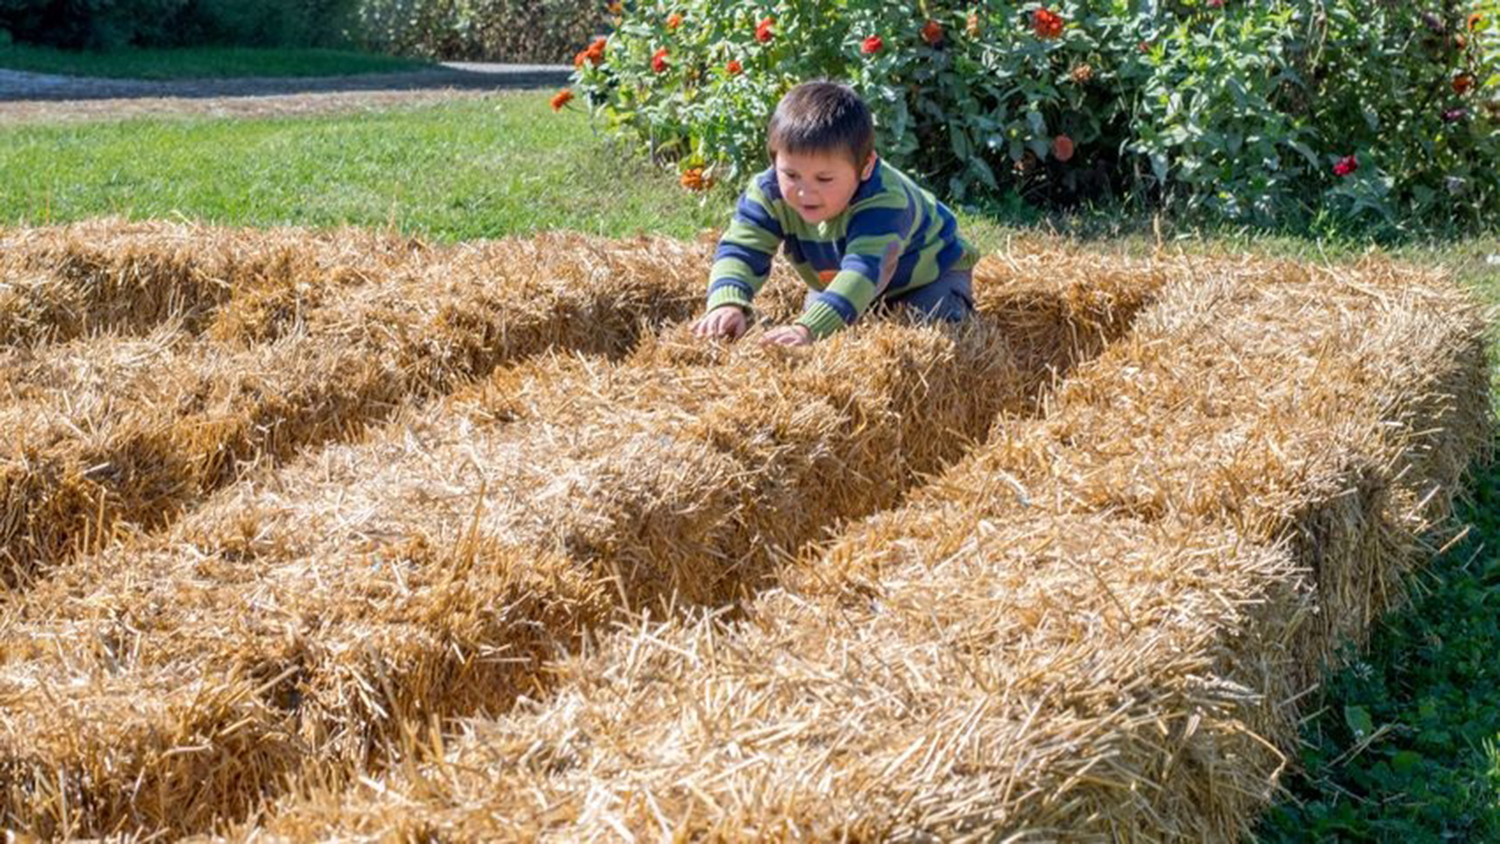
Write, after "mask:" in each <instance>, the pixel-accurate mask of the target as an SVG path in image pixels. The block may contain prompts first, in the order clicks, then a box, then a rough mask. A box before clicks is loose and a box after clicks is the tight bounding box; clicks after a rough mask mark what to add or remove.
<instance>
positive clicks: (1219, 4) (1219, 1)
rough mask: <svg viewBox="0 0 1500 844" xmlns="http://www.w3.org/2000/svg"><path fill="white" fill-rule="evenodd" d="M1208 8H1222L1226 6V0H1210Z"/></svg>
mask: <svg viewBox="0 0 1500 844" xmlns="http://www.w3.org/2000/svg"><path fill="white" fill-rule="evenodd" d="M1208 8H1210V9H1222V8H1224V0H1208Z"/></svg>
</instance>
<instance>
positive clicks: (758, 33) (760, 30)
mask: <svg viewBox="0 0 1500 844" xmlns="http://www.w3.org/2000/svg"><path fill="white" fill-rule="evenodd" d="M775 25H776V19H775V18H766V19H764V20H762V21H761V22H760V23H758V24H756V25H755V40H756V41H759V42H760V43H762V44H766V43H769V42H770V40H771V39H772V38H774V37H775V36H776V33H775V32H773V31H771V27H773V26H775Z"/></svg>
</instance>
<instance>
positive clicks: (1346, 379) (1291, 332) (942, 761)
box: [245, 261, 1491, 840]
mask: <svg viewBox="0 0 1500 844" xmlns="http://www.w3.org/2000/svg"><path fill="white" fill-rule="evenodd" d="M1199 275H1200V278H1199V279H1198V280H1197V281H1195V282H1192V283H1184V284H1182V285H1178V286H1174V288H1172V289H1171V290H1170V291H1169V292H1168V293H1167V294H1165V295H1164V296H1163V298H1162V301H1160V302H1159V303H1158V304H1156V305H1155V306H1153V307H1152V308H1151V309H1149V310H1148V312H1147V313H1146V314H1145V315H1144V316H1143V317H1142V318H1141V319H1140V320H1138V321H1137V324H1136V326H1135V328H1134V331H1133V333H1132V334H1131V336H1130V337H1128V338H1127V339H1125V340H1123V341H1120V342H1118V343H1115V344H1113V345H1111V346H1110V347H1109V348H1108V349H1106V350H1105V352H1104V353H1103V354H1102V355H1101V356H1100V357H1099V358H1097V359H1096V360H1094V361H1092V362H1089V363H1086V364H1084V365H1082V366H1080V368H1079V369H1078V371H1077V372H1075V374H1074V375H1073V376H1072V377H1070V378H1069V380H1068V381H1067V382H1065V384H1064V385H1063V386H1062V387H1061V389H1060V390H1058V392H1057V393H1056V394H1055V395H1054V396H1053V397H1052V398H1051V399H1050V403H1049V407H1048V412H1047V414H1046V415H1045V416H1044V417H1042V418H1039V419H1036V420H1019V421H1015V422H1013V423H1010V424H1006V425H1002V426H998V427H997V428H996V429H995V431H994V432H993V436H992V438H991V440H990V442H989V443H987V444H986V446H985V447H983V448H982V449H980V450H978V451H977V452H976V453H975V455H974V456H973V457H972V458H971V459H969V460H966V461H964V462H963V463H961V464H960V465H958V466H956V467H955V468H954V469H953V470H951V471H949V472H948V473H946V474H945V475H944V476H943V477H942V478H941V479H939V480H938V481H937V482H935V483H933V484H932V485H930V486H928V487H926V488H925V489H924V490H923V491H921V492H919V493H918V494H917V495H915V496H913V498H912V500H911V501H909V502H908V503H907V504H906V505H905V506H903V507H901V508H899V509H897V510H895V511H891V512H887V513H883V514H880V515H877V516H875V517H873V518H871V519H868V520H866V521H864V522H861V523H860V524H858V525H856V526H855V527H854V528H853V529H851V530H850V531H849V532H848V533H847V534H846V535H845V537H844V538H843V539H841V540H840V541H839V543H837V544H836V545H835V546H834V547H832V548H831V549H830V550H829V551H828V552H827V553H826V554H824V555H822V556H821V557H820V558H819V559H818V560H817V561H816V562H815V563H813V564H812V565H810V566H809V567H808V569H807V570H806V571H804V572H802V573H801V575H800V576H794V577H789V578H786V579H785V580H784V583H785V588H782V589H777V590H772V591H769V592H767V593H765V594H763V595H762V596H761V597H760V598H758V599H757V600H756V601H754V602H753V603H752V604H751V605H750V606H749V607H748V608H747V609H745V611H744V613H743V618H741V619H739V620H727V619H720V618H709V619H706V620H699V621H696V622H683V621H677V620H668V621H666V622H663V623H653V622H649V621H646V622H642V623H640V624H638V625H636V626H634V627H630V628H626V629H624V630H622V631H620V633H619V634H618V635H617V636H615V637H613V638H611V639H609V640H607V641H605V642H604V643H603V644H601V646H600V647H599V648H598V649H597V650H595V651H593V652H592V653H585V654H582V655H579V656H577V657H575V658H572V659H570V660H568V661H567V662H565V663H564V664H562V665H560V666H559V667H558V669H557V672H558V674H559V675H560V679H559V681H558V686H557V690H556V693H555V694H554V695H553V696H552V697H551V698H550V699H548V700H546V701H543V702H539V703H536V704H534V705H530V706H527V707H523V708H519V709H517V710H516V711H514V712H512V713H511V714H509V715H507V716H504V717H502V718H500V719H498V720H493V721H486V722H477V723H475V724H474V725H473V726H472V727H471V728H470V729H469V730H468V731H467V733H466V734H465V735H464V736H462V737H461V738H459V739H455V740H450V741H449V742H447V746H446V750H444V751H443V752H442V753H441V755H440V756H438V758H435V759H433V760H432V761H430V762H429V763H428V764H426V765H423V766H416V765H407V766H403V767H401V768H398V769H392V770H390V771H388V772H387V773H386V774H385V775H384V776H383V777H382V778H380V779H378V780H376V779H369V780H366V784H364V785H360V786H358V787H356V788H354V789H352V790H349V791H347V792H344V793H335V792H329V791H318V792H315V793H313V794H310V795H308V796H306V797H304V798H303V799H301V800H297V801H293V802H292V803H291V804H289V805H287V806H285V807H283V809H282V811H281V812H280V813H279V815H278V816H276V817H274V818H273V819H272V820H271V821H270V822H269V823H268V824H266V825H264V826H263V827H261V828H260V829H258V830H246V831H245V832H246V833H248V834H251V835H260V836H264V837H267V838H292V839H299V840H305V839H306V838H312V837H318V838H327V837H338V838H341V839H355V838H368V837H377V836H381V837H383V836H390V835H395V836H407V837H422V838H436V839H442V840H476V839H483V840H507V839H526V840H536V839H558V838H561V839H568V840H576V839H584V838H616V837H627V836H631V835H633V836H634V837H637V838H640V837H661V838H665V837H674V838H675V837H685V838H702V837H706V838H733V839H741V838H754V839H759V838H771V839H780V838H813V839H829V838H852V839H860V840H863V839H870V838H894V839H898V840H907V839H919V840H933V839H940V840H978V839H984V840H1032V839H1052V838H1057V837H1068V838H1077V839H1084V840H1120V839H1128V840H1163V839H1186V840H1232V839H1235V838H1238V837H1240V836H1241V835H1242V834H1243V833H1244V832H1245V830H1246V827H1247V825H1248V823H1249V820H1250V819H1251V817H1252V813H1253V812H1254V811H1255V810H1256V809H1257V808H1258V807H1259V806H1260V805H1262V804H1263V803H1264V801H1265V800H1266V799H1267V798H1268V796H1269V794H1270V793H1271V790H1272V788H1273V786H1274V784H1275V782H1276V778H1277V776H1278V775H1279V773H1280V771H1281V770H1282V769H1283V767H1284V765H1285V764H1286V763H1287V759H1288V755H1289V754H1290V753H1291V751H1292V750H1293V749H1294V748H1295V743H1296V731H1295V724H1296V717H1297V705H1296V703H1297V699H1298V697H1299V695H1300V694H1301V693H1303V692H1305V691H1306V688H1307V683H1308V682H1309V679H1310V678H1311V677H1312V676H1314V674H1315V672H1316V670H1317V669H1318V668H1319V666H1320V665H1321V663H1322V661H1323V660H1325V659H1327V658H1328V657H1329V656H1330V654H1331V652H1332V647H1333V646H1334V645H1335V644H1337V640H1338V639H1339V638H1340V637H1344V636H1353V637H1355V638H1358V636H1359V635H1360V634H1361V633H1362V632H1363V629H1364V627H1365V626H1366V625H1367V624H1368V621H1369V619H1370V618H1371V616H1372V615H1373V614H1374V613H1376V612H1378V611H1380V610H1382V609H1383V608H1385V607H1386V606H1388V605H1389V603H1390V602H1391V601H1393V600H1396V599H1397V598H1398V596H1399V589H1398V584H1399V576H1400V574H1401V573H1402V572H1403V571H1404V570H1405V569H1406V568H1407V567H1408V566H1409V565H1410V564H1411V563H1412V562H1413V560H1414V559H1415V558H1416V557H1417V556H1418V553H1419V552H1420V551H1421V547H1422V546H1421V543H1422V540H1423V536H1422V531H1424V530H1425V529H1427V528H1428V527H1429V526H1430V525H1431V524H1432V523H1433V521H1434V520H1435V519H1437V518H1439V517H1441V516H1442V515H1443V513H1444V511H1445V500H1446V499H1447V498H1448V496H1450V495H1451V493H1452V489H1453V486H1454V485H1455V484H1456V482H1457V481H1458V478H1459V475H1460V472H1461V469H1462V467H1463V466H1464V465H1465V463H1466V461H1467V459H1468V458H1469V457H1470V456H1471V455H1472V454H1474V453H1475V451H1476V450H1477V449H1479V448H1480V447H1481V445H1482V443H1483V442H1485V441H1486V439H1487V436H1488V434H1489V425H1490V424H1491V423H1490V411H1489V404H1488V399H1487V395H1486V388H1487V381H1488V375H1487V371H1488V370H1487V365H1486V364H1487V362H1486V360H1485V351H1484V349H1485V342H1484V330H1483V327H1482V324H1481V322H1480V320H1479V319H1478V317H1477V315H1476V314H1475V312H1474V309H1473V308H1472V306H1471V305H1470V304H1469V303H1468V302H1467V301H1466V300H1465V299H1464V297H1463V296H1462V295H1460V294H1459V293H1458V291H1457V290H1456V289H1454V288H1453V287H1452V286H1450V285H1448V284H1447V283H1446V282H1444V281H1443V280H1441V279H1437V278H1434V277H1432V276H1430V275H1427V274H1423V273H1420V272H1417V271H1413V270H1411V269H1409V268H1401V267H1399V266H1396V265H1391V264H1385V263H1382V262H1374V261H1371V262H1368V263H1366V264H1364V265H1362V266H1360V267H1357V268H1352V269H1350V268H1344V269H1338V270H1334V269H1309V268H1299V267H1296V266H1292V265H1286V264H1256V263H1251V262H1245V263H1243V264H1242V265H1240V266H1233V265H1217V266H1214V267H1210V268H1204V271H1203V272H1202V273H1200V274H1199Z"/></svg>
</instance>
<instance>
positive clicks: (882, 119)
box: [555, 0, 1500, 228]
mask: <svg viewBox="0 0 1500 844" xmlns="http://www.w3.org/2000/svg"><path fill="white" fill-rule="evenodd" d="M611 5H612V10H613V11H614V12H615V13H616V16H615V18H614V22H615V28H614V31H613V32H612V34H611V35H610V36H609V38H608V39H607V41H601V42H598V43H595V44H594V45H593V46H592V47H591V48H588V49H585V50H584V51H583V52H580V53H578V54H577V56H576V57H575V64H576V65H577V68H578V70H577V73H576V74H575V85H574V89H575V90H576V92H577V93H578V94H579V95H581V100H582V102H583V103H585V104H586V105H587V106H588V107H589V108H590V109H591V110H592V111H593V112H594V113H595V114H596V116H597V117H598V118H599V119H600V120H602V121H603V123H604V124H605V125H606V126H607V127H608V128H609V129H610V130H611V131H613V132H615V133H617V134H619V135H621V136H623V137H627V138H631V139H633V140H634V141H636V142H639V143H641V144H642V145H644V146H646V147H647V148H649V150H650V151H651V152H652V153H653V154H654V155H655V156H657V157H658V159H661V160H668V161H672V162H674V163H675V164H676V166H677V167H678V168H679V169H680V170H681V171H682V173H683V174H684V184H687V185H689V186H693V187H697V186H701V185H704V184H709V183H712V182H713V181H714V180H716V179H725V178H734V179H739V178H743V177H744V176H745V175H746V174H747V172H748V171H752V170H755V169H759V168H761V167H763V166H765V152H764V129H765V124H766V120H767V118H768V116H769V114H770V111H771V109H772V108H773V107H774V105H775V102H776V100H777V98H778V97H779V96H780V95H781V94H782V93H783V92H785V91H786V90H787V89H788V88H790V87H791V86H792V85H793V84H795V83H797V82H800V81H803V80H806V79H812V78H819V77H826V78H834V79H841V80H844V81H847V82H849V83H850V84H851V85H853V86H854V87H855V88H856V90H858V91H859V92H860V93H861V94H862V95H863V96H864V97H865V98H866V100H867V101H868V102H869V103H870V104H871V106H872V108H873V109H874V111H875V112H876V120H877V124H878V125H877V132H878V136H879V148H880V150H881V152H882V153H883V154H884V155H885V156H887V157H888V158H890V159H891V160H892V161H893V162H894V163H896V164H898V165H899V166H903V167H907V168H909V169H911V170H913V171H915V172H918V173H920V174H922V175H923V176H924V177H925V178H926V179H928V180H929V182H931V183H932V184H933V185H934V186H935V187H937V188H939V189H941V190H943V191H945V193H946V195H947V196H948V197H949V198H951V199H954V200H955V201H958V202H981V201H986V200H988V201H993V200H1008V201H1012V202H1013V201H1014V200H1015V198H1017V197H1019V198H1022V199H1024V200H1026V201H1028V202H1031V203H1033V204H1041V205H1050V204H1057V203H1070V202H1076V201H1080V200H1089V201H1092V200H1097V199H1102V198H1106V197H1110V196H1114V197H1121V196H1124V197H1129V198H1131V199H1134V200H1143V201H1148V202H1151V203H1155V204H1159V205H1162V206H1165V207H1168V208H1174V209H1186V210H1190V211H1202V212H1206V213H1208V214H1209V215H1211V216H1214V217H1219V218H1224V219H1228V220H1233V221H1241V222H1247V223H1254V224H1278V223H1288V222H1293V221H1297V222H1305V221H1313V220H1316V219H1318V218H1320V217H1325V218H1329V219H1336V220H1362V221H1365V222H1370V223H1374V224H1376V225H1378V226H1384V227H1390V228H1401V227H1403V226H1405V225H1406V223H1405V220H1406V219H1407V218H1408V217H1409V216H1410V215H1414V214H1415V215H1420V216H1421V218H1422V219H1423V220H1424V222H1426V223H1444V224H1447V223H1459V224H1470V225H1472V224H1475V223H1478V222H1481V221H1482V220H1483V218H1484V217H1485V215H1493V214H1495V213H1496V212H1497V211H1500V176H1497V173H1496V168H1495V162H1496V161H1497V160H1500V132H1497V126H1500V78H1497V75H1496V73H1495V69H1496V53H1497V50H1496V37H1495V33H1496V32H1497V27H1496V23H1497V22H1496V20H1495V14H1496V12H1497V11H1500V8H1497V7H1500V0H1479V5H1477V6H1476V5H1470V4H1467V3H1460V2H1456V0H1431V2H1426V3H1416V2H1411V0H1378V2H1372V0H1254V2H1252V0H1154V1H1153V0H1051V2H1049V3H1047V4H1040V3H1037V2H1022V3H1016V2H966V3H965V2H946V1H945V0H927V1H926V2H920V3H915V4H905V3H887V2H883V0H837V2H815V0H674V2H651V3H638V4H630V3H624V4H621V3H614V4H611ZM570 99H571V96H570V95H569V94H561V95H559V97H558V98H557V100H555V102H556V103H557V104H558V106H559V107H561V106H563V105H565V104H566V103H567V102H568V101H569V100H570Z"/></svg>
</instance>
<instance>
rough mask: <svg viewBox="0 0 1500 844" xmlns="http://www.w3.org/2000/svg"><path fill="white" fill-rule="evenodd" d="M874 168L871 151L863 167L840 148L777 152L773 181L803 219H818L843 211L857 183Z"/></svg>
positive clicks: (857, 187)
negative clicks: (856, 164) (859, 166)
mask: <svg viewBox="0 0 1500 844" xmlns="http://www.w3.org/2000/svg"><path fill="white" fill-rule="evenodd" d="M874 170H875V153H873V152H872V153H870V157H869V159H868V160H867V161H866V162H865V165H864V167H862V168H858V169H856V168H855V166H854V162H852V161H850V160H849V156H848V155H846V154H845V153H843V152H842V151H837V152H801V153H797V152H777V153H776V182H777V184H779V185H780V186H781V196H782V198H783V199H785V200H786V201H787V203H788V204H790V205H791V206H792V207H793V208H795V209H797V213H798V214H800V215H802V219H804V220H806V221H808V222H809V223H821V222H823V221H824V220H830V219H833V218H834V217H837V216H838V215H840V214H842V213H844V209H845V208H848V207H849V199H850V197H852V196H854V192H855V191H856V190H858V189H859V183H860V182H861V181H864V180H865V179H868V178H870V174H871V173H872V172H874Z"/></svg>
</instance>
